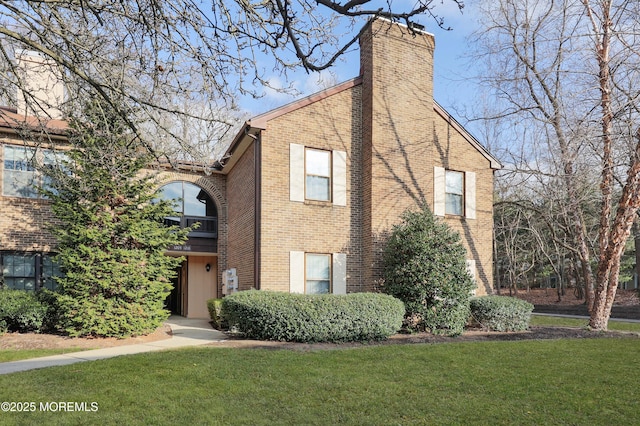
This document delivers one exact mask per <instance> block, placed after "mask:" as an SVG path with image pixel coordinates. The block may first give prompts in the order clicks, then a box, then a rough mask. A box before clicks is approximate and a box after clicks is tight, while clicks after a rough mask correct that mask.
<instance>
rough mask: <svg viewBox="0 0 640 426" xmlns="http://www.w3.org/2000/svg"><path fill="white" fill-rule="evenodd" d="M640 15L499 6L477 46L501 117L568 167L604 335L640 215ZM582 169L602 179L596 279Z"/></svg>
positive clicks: (575, 236) (579, 244)
mask: <svg viewBox="0 0 640 426" xmlns="http://www.w3.org/2000/svg"><path fill="white" fill-rule="evenodd" d="M638 12H639V5H638V3H637V2H634V1H624V0H623V1H617V2H613V1H611V0H595V1H591V0H561V1H552V2H548V1H536V0H532V1H516V0H501V1H500V2H491V3H487V4H486V7H485V13H484V15H483V16H484V19H485V23H486V31H484V32H483V37H482V38H479V39H478V40H479V41H480V42H484V44H483V46H484V47H483V48H482V51H483V52H484V53H485V55H487V58H490V62H489V67H490V69H491V74H489V73H488V74H487V75H492V77H491V78H488V79H486V80H485V82H487V83H489V84H490V85H491V87H492V88H493V90H494V93H497V94H498V96H499V98H500V101H501V102H500V107H501V109H500V110H499V112H498V113H497V115H499V116H504V115H513V116H517V117H519V118H520V119H522V120H523V121H522V125H523V126H534V127H538V126H539V127H541V128H542V129H545V131H546V139H547V142H548V144H549V145H548V152H549V153H550V154H551V156H550V157H549V160H551V161H553V160H554V159H555V160H556V161H557V162H558V164H559V165H560V166H561V171H562V173H561V174H560V176H561V177H562V187H563V189H564V192H565V196H566V205H567V210H568V212H569V214H570V218H569V219H570V221H569V224H570V226H571V228H572V229H573V232H572V241H571V243H572V244H573V245H574V246H575V248H576V249H577V253H578V255H579V259H580V263H581V269H582V278H583V280H584V282H585V293H586V299H587V305H588V308H589V312H590V315H591V318H590V326H591V327H592V328H593V329H596V330H601V329H606V327H607V323H608V319H609V317H610V313H611V307H612V305H613V301H614V298H615V293H616V289H617V286H618V276H619V272H620V259H621V256H622V253H623V251H624V247H625V243H626V241H627V239H628V237H629V234H630V230H631V225H632V224H633V220H634V218H635V215H636V212H637V210H638V207H640V133H638V134H637V135H636V132H637V131H635V130H634V129H637V128H638V126H639V121H638V120H639V118H640V115H639V114H638V112H639V111H638V94H639V91H638V90H637V82H638V76H639V75H638V64H639V63H640V56H639V50H638V49H639V48H640V44H638V36H640V14H639V13H638ZM489 55H490V56H489ZM581 169H582V170H583V171H584V170H589V169H590V170H591V171H592V172H591V173H593V170H597V171H599V172H600V178H599V182H600V183H599V188H600V189H599V197H598V198H599V203H600V208H599V212H598V217H599V226H598V236H597V244H596V249H595V252H596V256H597V259H598V267H597V271H596V274H595V277H594V275H593V271H592V270H591V267H590V260H591V257H592V253H591V249H590V244H589V237H588V232H587V225H586V220H585V209H586V206H585V203H584V202H583V200H584V199H585V196H588V194H585V193H583V190H582V188H583V187H582V186H581V185H580V184H579V182H580V179H579V177H580V175H581V174H583V172H581ZM624 175H626V178H624V177H622V176H624ZM616 177H617V179H616ZM594 278H595V279H594Z"/></svg>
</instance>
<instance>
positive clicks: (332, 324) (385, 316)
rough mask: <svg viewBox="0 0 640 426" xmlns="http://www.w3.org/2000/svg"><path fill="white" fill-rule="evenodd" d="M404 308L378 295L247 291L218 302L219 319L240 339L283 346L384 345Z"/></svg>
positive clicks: (394, 328)
mask: <svg viewBox="0 0 640 426" xmlns="http://www.w3.org/2000/svg"><path fill="white" fill-rule="evenodd" d="M403 316H404V305H403V304H402V302H401V301H400V300H398V299H395V298H393V297H391V296H388V295H384V294H376V293H352V294H347V295H332V294H326V295H305V294H290V293H281V292H271V291H257V290H249V291H242V292H239V293H234V294H231V295H229V296H227V297H225V298H224V299H222V317H223V318H224V319H225V320H226V321H227V323H228V324H229V326H230V327H236V328H237V329H238V331H240V332H241V333H243V334H244V335H245V336H246V337H248V338H252V339H259V340H280V341H289V342H350V341H374V340H384V339H387V338H388V337H389V336H390V335H392V334H394V333H395V332H397V331H398V330H399V329H400V327H401V326H402V318H403Z"/></svg>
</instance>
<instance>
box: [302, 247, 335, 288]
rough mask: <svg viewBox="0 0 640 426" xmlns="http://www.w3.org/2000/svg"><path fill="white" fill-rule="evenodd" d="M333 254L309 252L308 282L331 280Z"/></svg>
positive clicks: (316, 282) (313, 283) (315, 282)
mask: <svg viewBox="0 0 640 426" xmlns="http://www.w3.org/2000/svg"><path fill="white" fill-rule="evenodd" d="M330 279H331V256H330V255H327V254H307V283H311V284H312V285H314V286H315V285H319V284H318V282H321V281H322V282H325V281H326V282H330Z"/></svg>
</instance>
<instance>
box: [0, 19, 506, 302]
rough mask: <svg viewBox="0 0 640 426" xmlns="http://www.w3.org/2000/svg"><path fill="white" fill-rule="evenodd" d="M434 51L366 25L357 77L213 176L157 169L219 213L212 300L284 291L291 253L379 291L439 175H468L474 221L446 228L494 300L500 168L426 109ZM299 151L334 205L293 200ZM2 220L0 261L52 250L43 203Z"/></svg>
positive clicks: (259, 137)
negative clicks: (326, 175) (332, 266)
mask: <svg viewBox="0 0 640 426" xmlns="http://www.w3.org/2000/svg"><path fill="white" fill-rule="evenodd" d="M434 48H435V42H434V39H433V36H432V35H430V34H427V33H424V32H411V31H409V29H407V28H406V27H403V26H402V25H398V24H391V23H390V22H388V21H384V20H374V21H372V22H370V23H369V24H368V26H367V28H366V29H365V31H364V33H363V35H362V36H361V40H360V49H361V64H360V66H361V76H360V77H358V78H356V79H353V80H350V81H347V82H345V83H342V84H340V85H338V86H336V87H334V88H331V89H327V90H326V91H323V92H321V93H318V94H315V95H312V96H310V97H307V98H304V99H301V100H299V101H296V102H294V103H292V104H289V105H286V106H284V107H281V108H278V109H276V110H273V111H270V112H268V113H265V114H262V115H260V116H257V117H255V118H254V119H252V120H250V121H248V122H247V123H246V126H245V127H244V128H243V129H242V130H241V131H240V132H239V133H238V135H237V136H236V139H235V140H234V141H233V143H232V144H231V146H230V148H229V150H228V151H227V153H226V154H225V157H224V158H223V159H222V160H221V161H222V162H223V163H224V167H223V168H222V171H221V172H218V171H216V172H212V173H203V172H202V170H203V169H200V171H198V170H195V169H194V170H186V169H184V168H183V169H180V170H164V169H163V170H160V173H159V175H158V186H161V185H163V184H165V183H169V182H172V181H187V182H191V183H194V184H196V185H198V186H200V187H201V188H202V189H204V190H205V191H206V192H207V193H208V194H209V195H210V197H211V198H212V199H213V200H214V202H215V204H216V208H217V211H218V245H217V250H218V251H217V254H215V256H216V260H217V265H216V266H217V269H216V271H217V283H216V284H215V285H217V288H218V295H221V293H220V289H221V287H220V286H221V282H222V276H221V274H222V272H223V271H224V270H225V269H228V268H235V269H236V270H237V274H238V278H239V279H238V281H239V284H240V289H241V290H246V289H250V288H254V287H258V288H260V289H263V290H277V291H285V292H289V291H292V284H291V277H292V274H293V272H292V259H293V258H294V257H293V254H292V253H320V254H332V255H333V257H334V258H336V259H346V291H347V292H360V291H372V290H376V289H377V288H378V284H379V283H380V279H381V274H382V271H381V253H382V249H383V243H384V241H385V239H386V237H387V235H388V233H389V232H390V230H391V229H392V227H393V225H394V224H397V223H398V222H399V218H400V215H401V214H402V213H403V212H404V211H405V210H406V209H407V208H418V206H420V205H422V204H427V205H429V206H431V207H432V208H433V206H434V203H435V197H436V191H437V189H436V187H437V182H436V178H435V173H436V171H435V170H436V169H439V168H443V169H449V170H454V171H460V172H465V173H473V179H472V180H470V181H469V183H468V184H469V186H471V185H473V188H474V192H475V194H476V195H475V196H474V198H475V205H474V206H473V211H474V214H473V215H461V216H444V220H446V222H447V223H448V224H449V225H450V226H452V227H453V228H454V229H456V230H457V231H458V232H459V233H460V234H461V237H462V240H463V243H464V245H465V247H466V248H467V251H468V259H469V260H473V261H474V263H475V273H476V277H477V283H478V289H477V293H478V294H486V293H491V292H492V289H491V283H492V265H493V258H492V241H493V240H492V238H493V237H492V234H493V216H492V215H493V211H492V198H493V196H492V194H493V172H494V169H496V168H499V164H498V163H497V161H495V160H494V159H493V158H492V157H491V156H490V155H489V154H488V153H487V152H486V151H484V149H483V148H482V147H481V146H479V144H478V143H477V142H476V141H475V140H474V139H473V138H472V137H471V136H470V135H468V134H467V133H466V131H464V129H462V127H461V126H460V125H459V124H458V123H456V122H455V120H453V119H452V118H451V117H450V116H449V115H448V114H447V113H446V111H444V110H443V109H442V108H441V107H439V106H438V105H437V104H435V103H434V100H433V51H434ZM2 142H3V143H18V144H20V143H21V142H18V141H17V140H16V141H10V140H9V139H8V138H6V137H5V138H4V139H2ZM303 147H304V148H311V149H314V150H322V151H327V152H330V153H332V155H333V156H332V157H331V158H332V164H331V167H332V176H331V179H332V182H333V183H334V184H340V185H342V184H341V182H342V181H341V179H342V178H344V188H342V187H339V188H338V189H335V188H334V193H333V194H332V197H333V198H332V199H331V200H329V201H309V200H306V201H305V199H304V197H303V199H302V200H299V199H296V197H294V194H293V193H294V185H293V182H292V176H293V172H292V169H293V167H294V166H293V164H294V161H295V158H294V157H295V156H296V155H294V154H293V153H294V148H295V149H296V150H297V149H301V148H302V149H304V148H303ZM296 152H299V151H296ZM0 155H1V153H0ZM342 156H344V160H341V158H342ZM342 162H344V170H342V169H341V168H340V167H342ZM336 167H338V169H339V170H338V169H336ZM303 176H304V171H303ZM0 184H1V183H0ZM300 185H302V186H304V184H303V182H300ZM0 190H1V187H0ZM442 191H443V192H444V187H443V188H442ZM338 192H340V193H338ZM342 193H344V197H343V196H342ZM343 198H344V201H343ZM0 209H1V211H2V212H3V214H2V215H0V238H1V240H0V243H1V247H2V250H16V251H44V252H46V251H51V250H52V249H53V248H54V241H53V240H52V238H51V236H50V235H48V234H47V233H46V230H45V229H46V224H47V223H48V221H50V220H51V215H50V210H49V206H48V203H47V201H46V200H32V199H23V198H15V197H0ZM184 254H187V255H188V253H184ZM200 255H202V254H200ZM302 270H304V268H303V269H302ZM203 302H204V301H203Z"/></svg>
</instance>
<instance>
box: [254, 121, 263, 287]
mask: <svg viewBox="0 0 640 426" xmlns="http://www.w3.org/2000/svg"><path fill="white" fill-rule="evenodd" d="M261 142H262V131H258V135H257V137H256V138H255V139H254V143H253V149H254V151H253V154H254V155H253V162H254V173H255V200H254V203H255V211H254V229H253V256H254V259H253V280H254V287H255V289H256V290H260V258H261V256H260V236H261V232H260V224H261V222H260V218H261V216H262V214H261V213H262V144H261Z"/></svg>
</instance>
